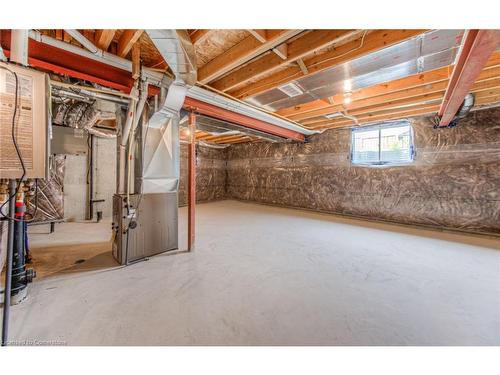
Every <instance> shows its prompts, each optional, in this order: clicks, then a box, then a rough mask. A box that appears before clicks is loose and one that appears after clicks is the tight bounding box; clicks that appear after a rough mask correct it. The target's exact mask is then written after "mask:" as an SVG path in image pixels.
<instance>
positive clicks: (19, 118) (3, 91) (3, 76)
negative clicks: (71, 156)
mask: <svg viewBox="0 0 500 375" xmlns="http://www.w3.org/2000/svg"><path fill="white" fill-rule="evenodd" d="M16 77H17V80H16ZM47 79H48V78H47V75H46V74H45V73H42V72H38V71H35V70H32V69H28V68H23V67H19V66H17V65H13V64H7V63H2V62H0V178H19V177H21V175H22V168H21V162H20V160H19V157H18V155H17V152H16V150H15V147H14V142H13V140H12V120H13V115H14V111H16V118H15V120H14V129H15V139H16V142H17V145H18V147H19V149H20V153H21V156H22V159H23V162H24V165H25V167H26V177H27V178H44V177H46V173H47V169H46V167H47V155H48V152H47V150H48V139H47V133H48V123H49V118H48V117H49V116H48V107H47V102H48V100H47V96H48V91H47V87H48V84H47ZM16 83H17V84H16ZM16 87H17V105H16V101H15V98H16V95H15V94H16Z"/></svg>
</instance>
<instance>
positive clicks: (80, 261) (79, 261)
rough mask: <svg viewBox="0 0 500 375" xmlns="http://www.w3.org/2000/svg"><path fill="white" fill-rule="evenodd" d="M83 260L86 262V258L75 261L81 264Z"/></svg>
mask: <svg viewBox="0 0 500 375" xmlns="http://www.w3.org/2000/svg"><path fill="white" fill-rule="evenodd" d="M83 262H85V259H78V260H77V261H76V262H75V264H80V263H83Z"/></svg>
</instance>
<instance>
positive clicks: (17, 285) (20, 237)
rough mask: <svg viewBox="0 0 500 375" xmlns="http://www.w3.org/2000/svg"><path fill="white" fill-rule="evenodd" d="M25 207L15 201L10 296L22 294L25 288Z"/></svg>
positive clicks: (26, 283) (26, 282) (26, 284)
mask: <svg viewBox="0 0 500 375" xmlns="http://www.w3.org/2000/svg"><path fill="white" fill-rule="evenodd" d="M25 211H26V206H25V205H24V203H22V202H20V204H18V203H17V201H16V219H17V220H16V221H15V222H14V253H13V258H12V295H13V296H15V295H16V294H18V293H20V292H22V291H23V290H24V289H25V288H26V287H27V286H28V281H27V279H26V257H25V253H24V250H25V246H24V245H25V242H24V237H25V234H24V229H25V225H24V214H25Z"/></svg>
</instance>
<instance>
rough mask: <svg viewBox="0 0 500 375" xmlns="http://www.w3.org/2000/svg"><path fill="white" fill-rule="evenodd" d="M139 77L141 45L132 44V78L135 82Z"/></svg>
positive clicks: (137, 43)
mask: <svg viewBox="0 0 500 375" xmlns="http://www.w3.org/2000/svg"><path fill="white" fill-rule="evenodd" d="M140 75H141V44H140V43H139V42H136V43H134V45H133V46H132V78H133V79H134V80H135V79H137V78H139V77H140Z"/></svg>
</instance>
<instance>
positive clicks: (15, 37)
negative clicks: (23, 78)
mask: <svg viewBox="0 0 500 375" xmlns="http://www.w3.org/2000/svg"><path fill="white" fill-rule="evenodd" d="M28 31H29V30H24V29H12V33H11V34H10V46H11V47H10V61H12V62H16V63H18V64H21V65H24V66H27V65H28Z"/></svg>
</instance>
